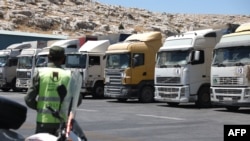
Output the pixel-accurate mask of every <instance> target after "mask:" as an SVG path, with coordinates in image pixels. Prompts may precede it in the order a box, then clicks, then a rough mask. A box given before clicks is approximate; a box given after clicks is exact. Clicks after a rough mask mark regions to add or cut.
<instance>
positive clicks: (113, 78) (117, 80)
mask: <svg viewBox="0 0 250 141" xmlns="http://www.w3.org/2000/svg"><path fill="white" fill-rule="evenodd" d="M107 76H108V77H109V84H111V85H112V84H113V85H121V84H122V77H121V74H120V73H119V74H108V75H107Z"/></svg>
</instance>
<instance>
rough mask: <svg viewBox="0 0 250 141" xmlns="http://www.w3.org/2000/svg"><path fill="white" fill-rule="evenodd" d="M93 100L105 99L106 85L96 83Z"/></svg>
mask: <svg viewBox="0 0 250 141" xmlns="http://www.w3.org/2000/svg"><path fill="white" fill-rule="evenodd" d="M92 96H93V98H103V97H104V85H103V84H101V83H100V82H99V83H96V84H95V86H94V89H93V94H92Z"/></svg>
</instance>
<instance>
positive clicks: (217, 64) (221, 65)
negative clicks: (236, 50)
mask: <svg viewBox="0 0 250 141" xmlns="http://www.w3.org/2000/svg"><path fill="white" fill-rule="evenodd" d="M213 65H214V66H217V67H225V66H226V65H225V64H222V63H214V64H213Z"/></svg>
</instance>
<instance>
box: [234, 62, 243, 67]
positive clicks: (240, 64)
mask: <svg viewBox="0 0 250 141" xmlns="http://www.w3.org/2000/svg"><path fill="white" fill-rule="evenodd" d="M235 66H245V64H244V63H241V62H238V63H235Z"/></svg>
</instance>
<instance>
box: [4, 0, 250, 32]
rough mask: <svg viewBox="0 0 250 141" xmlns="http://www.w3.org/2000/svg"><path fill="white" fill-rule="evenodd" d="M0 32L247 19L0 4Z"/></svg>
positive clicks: (45, 3) (35, 0)
mask: <svg viewBox="0 0 250 141" xmlns="http://www.w3.org/2000/svg"><path fill="white" fill-rule="evenodd" d="M0 21H1V22H0V29H1V30H10V31H23V32H35V33H46V34H62V35H69V36H81V35H100V34H109V33H137V32H145V31H160V32H161V33H162V34H163V35H164V36H170V35H172V34H175V33H177V32H185V31H188V30H194V29H201V28H211V27H219V26H224V25H226V24H228V23H232V24H242V23H246V22H250V15H204V14H203V15H201V14H171V13H155V12H151V11H148V10H145V9H138V8H124V7H122V6H112V5H105V4H101V3H99V2H97V1H93V0H1V1H0Z"/></svg>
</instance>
